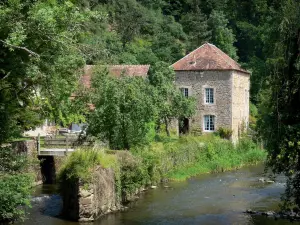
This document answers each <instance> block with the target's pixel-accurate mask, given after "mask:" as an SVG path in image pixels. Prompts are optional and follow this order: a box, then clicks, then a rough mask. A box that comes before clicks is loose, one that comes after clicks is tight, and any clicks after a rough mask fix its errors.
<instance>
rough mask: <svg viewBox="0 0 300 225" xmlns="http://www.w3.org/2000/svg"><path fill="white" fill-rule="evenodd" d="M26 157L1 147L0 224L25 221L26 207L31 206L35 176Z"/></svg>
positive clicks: (8, 148)
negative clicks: (18, 220) (31, 172)
mask: <svg viewBox="0 0 300 225" xmlns="http://www.w3.org/2000/svg"><path fill="white" fill-rule="evenodd" d="M28 165H29V160H28V158H27V157H26V155H23V154H17V153H16V152H14V151H13V150H12V149H11V148H10V147H0V223H1V222H2V221H13V220H17V219H23V218H24V215H25V212H24V206H30V200H29V199H30V188H31V185H32V183H33V176H32V175H31V174H29V173H25V172H26V171H28V170H27V169H28Z"/></svg>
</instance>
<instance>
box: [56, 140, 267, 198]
mask: <svg viewBox="0 0 300 225" xmlns="http://www.w3.org/2000/svg"><path fill="white" fill-rule="evenodd" d="M265 157H266V153H265V151H263V150H261V149H259V148H258V147H257V146H256V145H255V144H254V143H253V142H252V141H251V140H249V139H241V140H240V142H239V143H238V144H236V145H233V144H232V143H231V142H230V141H228V140H224V139H221V138H219V137H216V136H214V135H212V136H201V137H193V136H186V137H180V138H165V139H162V140H160V141H158V142H154V143H152V144H151V145H148V146H145V147H136V148H135V149H132V150H130V151H112V150H106V151H104V150H92V149H85V150H84V149H83V150H80V151H76V152H74V153H72V155H71V156H69V157H68V158H67V159H66V161H65V162H64V165H63V167H62V169H61V171H60V179H61V180H62V179H73V178H75V179H77V178H79V179H80V180H82V181H85V182H87V183H88V182H90V178H91V174H92V171H93V168H96V167H97V166H99V165H101V166H102V167H104V168H108V167H110V168H114V170H115V172H116V173H115V179H116V185H117V187H116V190H118V193H119V194H120V195H121V196H120V197H122V199H124V196H125V199H126V196H129V195H130V194H132V193H134V192H135V191H136V190H137V189H138V188H140V187H142V186H147V185H153V184H157V183H159V182H160V181H161V180H163V179H172V180H184V179H187V178H189V177H191V176H195V175H197V174H201V173H209V172H223V171H226V170H231V169H236V168H240V167H242V166H244V165H250V164H256V163H258V162H261V161H263V160H264V159H265Z"/></svg>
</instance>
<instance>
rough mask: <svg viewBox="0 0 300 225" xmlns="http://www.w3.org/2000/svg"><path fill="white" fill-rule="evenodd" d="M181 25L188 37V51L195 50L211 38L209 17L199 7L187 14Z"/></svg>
mask: <svg viewBox="0 0 300 225" xmlns="http://www.w3.org/2000/svg"><path fill="white" fill-rule="evenodd" d="M180 23H181V24H182V25H183V30H184V32H186V33H187V35H188V51H191V50H194V49H196V48H198V47H199V46H201V45H202V44H203V43H205V42H207V41H209V40H210V38H211V31H210V30H209V28H208V25H207V17H206V15H205V14H203V13H202V12H201V10H200V8H199V7H197V6H196V7H195V10H194V11H191V12H188V13H187V14H185V15H184V16H183V17H182V19H181V21H180Z"/></svg>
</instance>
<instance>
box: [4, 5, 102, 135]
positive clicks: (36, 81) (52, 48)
mask: <svg viewBox="0 0 300 225" xmlns="http://www.w3.org/2000/svg"><path fill="white" fill-rule="evenodd" d="M94 16H97V15H96V14H95V13H92V12H90V11H80V10H79V9H78V8H77V7H76V6H75V5H73V4H72V3H71V2H69V1H65V2H63V3H60V2H59V1H50V0H49V1H33V2H32V1H30V0H26V1H18V0H17V1H5V2H4V3H2V4H1V6H0V17H1V18H0V46H1V51H0V58H1V60H0V68H1V70H0V96H1V97H0V98H1V100H2V101H1V110H2V109H3V110H4V111H7V112H9V113H10V115H9V116H10V118H13V119H17V121H16V122H15V125H17V126H19V127H21V126H20V124H25V123H26V124H27V125H26V126H23V127H21V128H22V129H24V128H31V127H32V126H34V125H36V122H37V119H38V120H40V119H42V118H43V117H45V116H47V117H49V116H51V117H53V118H55V120H56V121H57V122H60V121H61V119H62V118H61V117H68V115H67V114H66V113H65V112H63V106H64V104H63V103H64V102H67V101H68V98H69V97H70V95H71V93H72V92H73V91H74V90H75V89H76V88H77V84H78V80H79V74H80V73H79V70H78V68H79V67H81V66H83V64H84V55H83V52H82V48H83V47H82V46H81V45H80V40H81V38H83V37H84V36H85V32H84V30H83V25H84V24H85V23H86V22H87V21H88V20H89V19H90V18H92V17H94ZM60 106H62V107H60ZM20 112H22V113H20ZM32 112H36V113H37V114H36V115H31V114H32ZM21 114H24V116H21ZM1 116H3V118H1V120H3V119H4V117H5V115H3V114H1ZM29 117H31V118H32V119H34V120H33V121H29V120H28V119H29ZM26 120H27V121H26ZM30 123H31V124H32V126H31V125H29V124H30ZM0 126H1V129H0V130H3V129H4V127H2V123H1V125H0ZM22 129H21V130H22Z"/></svg>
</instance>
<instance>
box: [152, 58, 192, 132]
mask: <svg viewBox="0 0 300 225" xmlns="http://www.w3.org/2000/svg"><path fill="white" fill-rule="evenodd" d="M149 80H150V84H151V85H153V86H154V87H155V95H154V99H155V104H156V105H157V106H156V107H157V108H158V109H159V111H158V121H157V123H158V124H157V125H158V126H160V124H161V123H163V124H164V125H165V129H166V133H167V135H168V136H170V130H169V125H170V123H171V121H172V120H173V119H179V118H180V117H186V118H188V117H191V116H192V115H193V114H194V113H195V100H194V98H186V97H184V96H183V95H182V93H181V92H180V91H179V89H178V88H177V87H176V86H175V84H174V81H175V73H174V70H173V69H172V68H171V67H169V65H168V64H167V63H164V62H158V63H156V64H155V65H154V66H152V67H151V68H150V74H149Z"/></svg>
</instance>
